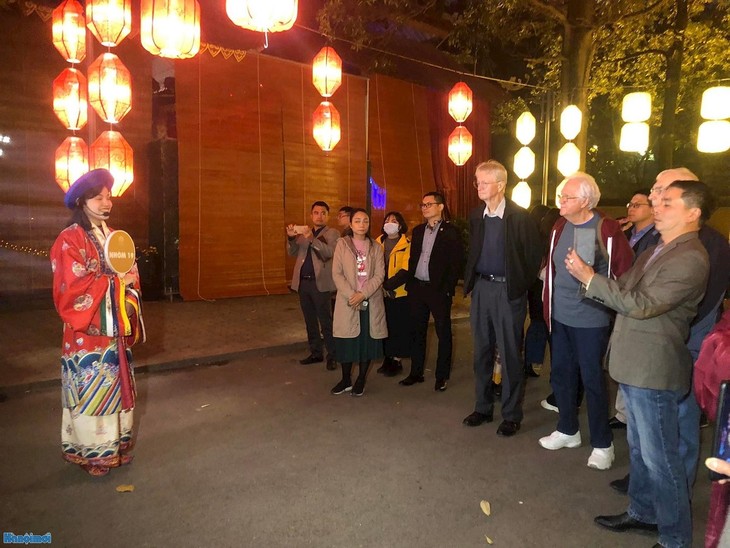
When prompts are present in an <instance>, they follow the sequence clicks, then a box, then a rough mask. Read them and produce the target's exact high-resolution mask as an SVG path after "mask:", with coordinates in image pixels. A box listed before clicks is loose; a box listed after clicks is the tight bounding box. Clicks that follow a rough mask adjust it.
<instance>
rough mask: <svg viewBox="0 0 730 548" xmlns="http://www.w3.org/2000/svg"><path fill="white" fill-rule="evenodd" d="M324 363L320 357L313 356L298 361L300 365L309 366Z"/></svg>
mask: <svg viewBox="0 0 730 548" xmlns="http://www.w3.org/2000/svg"><path fill="white" fill-rule="evenodd" d="M323 361H324V358H323V357H322V356H315V355H313V354H310V355H309V356H307V357H306V358H304V359H303V360H299V363H301V364H302V365H311V364H313V363H322V362H323Z"/></svg>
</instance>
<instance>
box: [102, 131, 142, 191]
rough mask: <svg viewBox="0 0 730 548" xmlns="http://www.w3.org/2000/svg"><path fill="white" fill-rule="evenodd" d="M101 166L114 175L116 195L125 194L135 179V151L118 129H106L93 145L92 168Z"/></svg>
mask: <svg viewBox="0 0 730 548" xmlns="http://www.w3.org/2000/svg"><path fill="white" fill-rule="evenodd" d="M100 167H102V168H104V169H108V170H109V171H111V173H112V175H113V176H114V185H113V186H112V196H114V197H117V196H121V195H122V194H124V191H126V190H127V189H128V188H129V186H130V185H131V184H132V181H134V153H133V152H132V147H130V146H129V143H127V141H126V140H125V139H124V137H122V134H121V133H119V132H118V131H104V132H103V133H102V134H101V135H99V138H98V139H97V140H96V141H94V143H93V144H92V145H91V169H97V168H100Z"/></svg>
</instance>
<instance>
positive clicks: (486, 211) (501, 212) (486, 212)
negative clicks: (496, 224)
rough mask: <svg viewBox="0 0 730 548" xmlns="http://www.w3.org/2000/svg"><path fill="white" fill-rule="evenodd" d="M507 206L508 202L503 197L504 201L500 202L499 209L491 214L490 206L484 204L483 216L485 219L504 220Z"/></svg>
mask: <svg viewBox="0 0 730 548" xmlns="http://www.w3.org/2000/svg"><path fill="white" fill-rule="evenodd" d="M505 205H507V200H505V199H504V196H503V197H502V201H501V202H499V205H498V206H497V209H495V210H494V213H490V212H489V206H488V205H487V204H484V215H483V216H482V218H483V217H499V218H500V219H503V218H504V206H505Z"/></svg>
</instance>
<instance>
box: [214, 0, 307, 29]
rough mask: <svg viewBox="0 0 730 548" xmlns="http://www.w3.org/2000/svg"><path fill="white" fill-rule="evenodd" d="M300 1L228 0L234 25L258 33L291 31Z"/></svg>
mask: <svg viewBox="0 0 730 548" xmlns="http://www.w3.org/2000/svg"><path fill="white" fill-rule="evenodd" d="M298 7H299V2H298V0H226V13H227V14H228V18H229V19H230V20H231V21H233V23H234V24H236V25H238V26H239V27H243V28H244V29H248V30H253V31H257V32H281V31H284V30H289V29H290V28H292V27H293V26H294V22H295V21H296V20H297V9H298Z"/></svg>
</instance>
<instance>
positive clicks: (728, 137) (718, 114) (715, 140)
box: [697, 86, 730, 153]
mask: <svg viewBox="0 0 730 548" xmlns="http://www.w3.org/2000/svg"><path fill="white" fill-rule="evenodd" d="M700 115H701V116H702V118H704V119H705V121H704V122H702V123H701V124H700V127H699V130H698V132H697V150H699V151H700V152H708V153H717V152H725V151H726V150H730V120H728V119H729V118H730V87H727V86H716V87H712V88H709V89H706V90H705V91H704V93H703V94H702V104H701V105H700Z"/></svg>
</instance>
